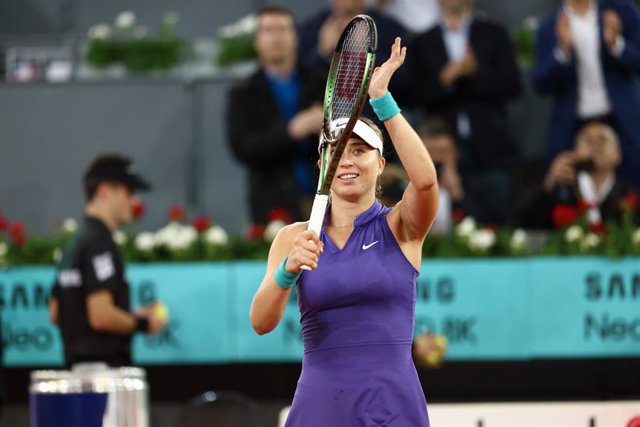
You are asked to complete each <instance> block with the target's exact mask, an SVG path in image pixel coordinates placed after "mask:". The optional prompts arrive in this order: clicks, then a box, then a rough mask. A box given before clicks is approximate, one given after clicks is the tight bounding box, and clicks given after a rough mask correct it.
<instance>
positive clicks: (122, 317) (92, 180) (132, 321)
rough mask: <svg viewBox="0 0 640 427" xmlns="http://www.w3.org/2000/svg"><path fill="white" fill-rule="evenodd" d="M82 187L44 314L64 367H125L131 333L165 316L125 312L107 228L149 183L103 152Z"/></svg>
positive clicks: (125, 290) (124, 287) (157, 325)
mask: <svg viewBox="0 0 640 427" xmlns="http://www.w3.org/2000/svg"><path fill="white" fill-rule="evenodd" d="M84 188H85V193H86V197H87V204H86V207H85V214H86V217H85V220H84V224H83V225H82V226H81V227H80V228H79V230H78V232H77V233H76V235H75V236H74V237H73V238H72V239H71V241H70V242H69V244H67V246H66V248H65V250H64V254H63V256H62V260H61V262H60V264H59V266H58V270H57V277H56V283H55V285H54V287H53V292H52V297H51V300H50V303H49V316H50V318H51V321H52V322H53V323H55V324H57V325H59V326H60V331H61V333H62V340H63V344H64V356H65V362H66V364H67V366H69V367H70V366H72V365H73V364H75V363H79V362H103V363H106V364H108V365H110V366H130V365H131V364H132V360H131V337H132V335H133V334H134V333H135V332H144V333H149V334H155V333H157V332H159V331H161V330H162V329H163V328H164V327H165V324H166V318H164V317H163V316H162V315H159V314H157V311H154V306H153V305H151V306H145V307H142V308H141V309H139V310H137V311H136V312H131V311H130V305H129V284H128V283H127V281H126V279H125V275H124V266H123V264H122V260H121V258H120V255H119V252H118V248H117V246H116V244H115V242H114V241H113V238H112V232H113V231H115V230H116V229H117V228H118V227H120V226H121V225H123V224H126V223H128V222H130V221H131V220H132V218H133V214H132V207H133V205H134V204H135V203H136V202H137V196H136V195H135V193H136V191H138V190H148V189H149V188H150V187H149V184H148V183H147V182H146V181H145V180H144V179H143V178H142V177H140V176H139V175H138V174H137V173H136V171H135V169H134V166H133V163H132V162H131V160H129V159H128V158H126V157H122V156H119V155H112V154H109V155H101V156H98V157H97V158H96V159H95V160H93V162H92V163H91V164H90V165H89V166H88V168H87V169H86V171H85V173H84Z"/></svg>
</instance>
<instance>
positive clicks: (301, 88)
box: [227, 6, 325, 224]
mask: <svg viewBox="0 0 640 427" xmlns="http://www.w3.org/2000/svg"><path fill="white" fill-rule="evenodd" d="M257 16H258V26H257V29H256V39H255V48H256V52H257V54H258V62H259V64H260V68H259V69H258V71H256V72H255V73H254V74H253V75H252V76H250V77H249V78H248V79H247V80H245V81H243V82H242V83H240V84H239V85H237V86H236V87H234V88H233V89H232V90H231V92H230V94H229V100H228V108H227V131H228V135H229V144H230V147H231V151H232V152H233V154H234V155H235V157H236V158H237V159H238V160H239V161H240V162H242V163H243V164H244V165H245V166H246V167H247V169H248V170H249V206H250V212H251V220H252V222H253V223H254V224H266V223H267V222H268V221H269V219H270V218H269V213H270V212H271V211H273V210H278V211H282V210H285V211H287V212H288V216H289V218H288V219H289V221H291V220H302V219H308V214H309V212H310V206H311V200H312V196H313V194H314V193H315V190H316V188H315V187H316V183H317V179H316V177H315V172H314V166H313V165H314V164H315V163H314V162H315V160H316V159H317V157H318V153H317V151H316V146H317V135H318V133H319V131H320V129H321V128H322V105H321V103H322V97H323V95H324V85H325V82H324V81H325V75H324V74H319V73H317V72H315V71H313V70H310V69H308V68H306V67H302V66H300V65H299V64H298V61H297V55H296V47H297V35H296V29H295V23H294V19H293V15H292V14H291V12H289V11H288V10H286V9H284V8H281V7H277V6H269V7H265V8H263V9H260V10H259V11H258V13H257Z"/></svg>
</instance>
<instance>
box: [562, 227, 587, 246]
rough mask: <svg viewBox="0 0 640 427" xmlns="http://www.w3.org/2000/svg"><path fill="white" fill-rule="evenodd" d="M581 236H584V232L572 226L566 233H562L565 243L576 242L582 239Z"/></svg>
mask: <svg viewBox="0 0 640 427" xmlns="http://www.w3.org/2000/svg"><path fill="white" fill-rule="evenodd" d="M582 236H584V232H583V231H582V228H580V226H579V225H572V226H571V227H569V228H567V231H565V233H564V238H565V239H566V241H567V242H576V241H578V240H580V239H582Z"/></svg>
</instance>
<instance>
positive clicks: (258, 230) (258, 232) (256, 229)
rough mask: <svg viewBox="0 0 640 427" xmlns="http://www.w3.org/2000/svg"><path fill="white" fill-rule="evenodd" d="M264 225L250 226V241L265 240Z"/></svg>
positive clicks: (248, 233)
mask: <svg viewBox="0 0 640 427" xmlns="http://www.w3.org/2000/svg"><path fill="white" fill-rule="evenodd" d="M264 229H265V227H264V225H263V224H256V223H253V224H251V225H250V226H249V230H247V237H248V238H249V239H250V240H262V239H263V238H264Z"/></svg>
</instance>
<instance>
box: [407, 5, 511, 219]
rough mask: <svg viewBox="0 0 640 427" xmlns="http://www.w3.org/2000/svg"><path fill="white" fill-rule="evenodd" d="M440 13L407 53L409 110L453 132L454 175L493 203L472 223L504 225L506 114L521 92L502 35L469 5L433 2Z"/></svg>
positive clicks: (507, 172)
mask: <svg viewBox="0 0 640 427" xmlns="http://www.w3.org/2000/svg"><path fill="white" fill-rule="evenodd" d="M440 10H441V14H442V18H441V22H440V25H437V26H436V27H434V28H432V29H431V30H429V31H428V32H426V33H424V34H422V35H419V36H418V37H416V39H415V40H414V43H413V46H412V48H411V49H412V55H413V62H412V64H413V75H412V81H413V85H412V87H413V90H414V96H415V101H416V105H417V106H419V107H422V108H423V109H424V110H425V111H426V113H427V115H438V116H441V117H443V118H444V119H445V120H446V121H447V123H448V124H449V126H451V128H452V129H455V134H456V139H457V141H458V145H459V150H460V163H459V167H460V170H461V173H462V174H463V176H464V175H466V176H467V177H468V179H469V180H471V179H472V177H473V179H476V178H477V179H479V180H482V181H483V183H484V185H485V188H484V191H485V193H486V194H487V195H491V196H492V198H493V201H494V202H495V204H494V206H493V209H492V210H491V211H487V212H485V214H486V216H485V217H484V218H478V219H481V220H482V221H487V222H493V223H503V222H504V221H505V220H506V217H507V206H508V196H509V181H510V172H511V170H512V169H513V167H514V166H515V162H516V160H517V159H518V150H517V147H516V145H515V144H514V143H513V141H512V140H511V139H510V138H509V136H508V132H507V128H508V126H507V114H506V111H505V110H506V105H505V104H506V101H507V100H508V99H509V98H512V97H516V96H518V95H519V94H520V92H521V82H520V73H519V70H518V66H517V64H516V59H515V54H514V49H513V46H512V43H511V41H510V39H509V36H508V34H507V32H506V30H505V29H504V28H502V27H501V26H499V25H497V24H495V23H493V22H490V21H488V20H486V19H485V18H482V17H480V16H478V15H476V14H474V12H473V1H472V0H440Z"/></svg>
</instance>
